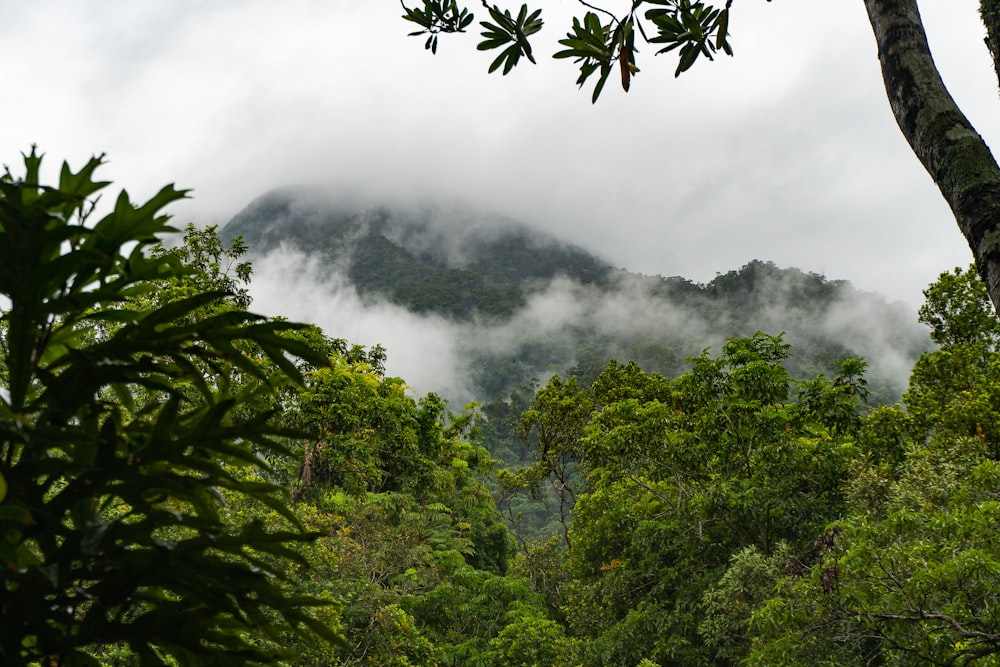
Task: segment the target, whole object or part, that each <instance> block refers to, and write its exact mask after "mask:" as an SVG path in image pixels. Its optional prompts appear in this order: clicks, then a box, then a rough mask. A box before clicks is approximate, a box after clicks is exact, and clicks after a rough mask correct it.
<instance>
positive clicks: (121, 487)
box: [0, 149, 337, 665]
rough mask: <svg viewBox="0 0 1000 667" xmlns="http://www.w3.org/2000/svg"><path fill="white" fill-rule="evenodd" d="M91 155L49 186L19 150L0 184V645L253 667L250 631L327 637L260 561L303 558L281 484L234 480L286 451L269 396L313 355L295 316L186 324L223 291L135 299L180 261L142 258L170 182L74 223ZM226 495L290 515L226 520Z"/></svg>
mask: <svg viewBox="0 0 1000 667" xmlns="http://www.w3.org/2000/svg"><path fill="white" fill-rule="evenodd" d="M101 163H102V159H101V158H93V159H91V160H90V161H89V162H88V163H87V164H86V165H85V166H84V167H83V168H82V169H81V170H80V171H77V172H73V171H72V170H71V169H70V168H69V167H68V166H67V165H65V164H64V165H63V168H62V171H61V173H60V177H59V184H58V186H47V185H43V184H41V183H40V181H39V174H40V164H41V157H40V156H38V155H37V154H36V153H35V151H34V149H33V150H32V152H31V154H30V155H26V156H25V167H26V171H25V174H24V176H23V177H21V178H14V177H13V176H12V175H11V174H10V172H9V171H8V172H7V174H6V175H5V176H4V177H3V178H0V264H2V268H0V294H2V295H3V297H4V298H5V300H6V304H5V306H4V309H3V312H2V318H0V324H2V333H3V336H2V341H3V348H2V352H3V354H2V358H3V370H4V375H3V378H2V380H3V388H4V391H3V396H2V400H0V480H2V482H0V564H2V568H0V616H2V617H3V619H4V622H3V624H2V628H0V656H2V658H3V662H4V663H5V664H13V665H20V664H33V663H35V662H37V661H39V660H43V661H44V662H45V663H46V664H52V665H77V664H97V662H96V659H95V658H93V657H92V652H93V650H94V649H95V648H97V647H100V646H107V645H112V644H125V645H127V646H128V647H129V648H130V649H131V651H132V652H133V653H134V655H135V656H136V657H137V659H138V660H139V662H140V664H162V662H163V661H165V660H168V659H174V660H178V661H180V662H182V663H183V664H217V663H219V662H220V660H219V658H218V656H219V655H222V654H223V652H225V654H227V655H228V657H227V658H226V659H227V660H233V659H235V660H239V661H240V662H244V663H247V664H257V663H269V662H272V661H274V660H275V659H277V658H278V657H279V655H278V654H277V653H274V652H270V651H265V650H263V649H261V648H260V646H259V645H258V644H256V643H255V642H253V641H251V640H250V639H249V638H248V633H259V634H262V635H277V634H279V633H281V632H283V631H286V630H290V629H294V631H295V632H300V633H303V634H304V635H309V636H320V637H324V638H325V639H326V640H327V641H337V638H336V637H335V636H334V635H333V634H332V633H331V632H330V631H329V630H328V629H327V628H326V627H325V626H323V625H322V624H320V623H318V622H316V621H315V619H314V618H313V616H312V614H311V612H310V611H309V609H310V607H312V606H315V605H317V604H320V603H319V601H317V600H314V599H312V598H309V597H298V598H289V597H287V596H286V595H285V592H284V590H283V589H282V587H281V586H280V577H278V576H277V573H276V571H275V570H274V568H273V567H271V564H272V563H274V562H283V561H289V562H302V558H301V557H300V556H299V555H298V553H297V551H296V549H295V545H296V543H301V542H304V541H308V540H310V539H314V538H315V535H311V534H309V533H308V532H306V531H304V530H303V529H302V527H301V526H300V525H299V524H298V522H297V520H296V518H295V516H294V515H293V514H292V513H291V512H290V511H289V510H288V509H287V508H286V507H285V505H284V504H283V502H282V500H281V493H280V489H278V488H277V487H274V486H273V485H271V484H269V483H266V482H261V481H256V482H254V481H247V479H245V475H244V474H243V472H242V471H243V470H254V469H256V470H261V471H263V470H265V468H266V466H265V465H264V463H263V460H262V458H261V457H262V455H263V454H266V453H280V452H283V451H284V448H283V447H282V445H281V444H279V441H278V439H277V438H278V437H279V436H283V435H285V433H284V432H283V430H282V429H280V428H278V427H276V426H274V425H273V424H272V423H271V421H270V417H271V415H272V412H273V408H270V407H269V404H268V400H267V397H268V396H269V395H270V394H271V393H272V392H273V391H274V388H275V387H277V386H279V385H280V384H282V383H284V382H287V381H301V380H302V375H301V373H300V372H299V370H298V368H297V366H296V364H295V363H294V361H293V357H297V358H301V359H308V360H310V361H312V362H313V363H323V361H324V360H323V358H322V357H321V356H320V355H317V354H316V353H315V352H314V351H313V350H312V349H311V348H310V347H309V346H307V345H305V344H303V343H301V342H299V341H296V340H293V339H291V338H289V337H288V336H287V335H286V334H287V333H288V332H290V331H294V330H296V329H299V328H301V325H296V324H292V323H287V322H268V321H265V320H263V319H262V318H260V317H258V316H255V315H251V314H249V313H246V312H245V311H242V310H238V309H236V310H228V311H220V312H217V313H214V314H212V315H211V316H208V317H201V318H197V317H192V315H193V314H194V313H196V312H197V311H198V310H199V309H201V308H202V307H204V306H205V305H207V304H209V303H211V302H214V301H217V300H218V299H219V298H221V297H223V296H225V293H223V292H208V293H202V294H195V295H193V296H189V297H186V298H181V299H178V300H174V301H170V302H168V303H165V304H154V305H150V306H149V307H148V308H135V307H134V299H135V298H136V297H139V296H141V295H143V294H147V293H148V292H149V291H150V290H152V289H154V288H155V285H156V284H157V282H158V281H164V280H167V281H169V280H171V279H173V278H180V277H181V276H183V275H185V274H186V272H188V271H189V270H190V269H188V268H185V267H184V266H183V264H182V263H181V262H180V261H179V258H178V257H177V256H176V255H174V254H171V253H152V252H149V248H150V246H153V245H156V244H158V243H159V240H158V237H159V235H162V234H168V233H170V232H172V231H174V230H173V229H172V228H171V227H170V226H169V225H168V217H167V216H166V215H164V214H162V213H161V212H160V211H161V209H162V208H163V207H164V206H166V205H167V204H169V203H171V202H173V201H176V200H177V199H179V198H181V197H183V196H184V193H183V192H182V191H179V190H176V189H174V188H173V187H172V186H167V187H165V188H163V189H162V190H161V191H160V192H159V193H157V194H156V195H154V197H153V198H152V199H150V200H149V201H148V202H146V203H145V204H142V205H135V204H133V203H132V202H131V201H130V199H129V197H128V195H127V194H126V193H124V192H122V193H121V195H120V196H119V197H118V198H117V200H116V202H115V204H114V206H113V208H112V209H111V210H110V212H108V213H107V214H106V215H104V216H103V217H101V218H100V219H99V220H97V221H96V222H92V221H91V220H89V214H90V213H91V212H92V211H93V210H94V208H93V205H92V204H91V203H90V202H91V200H90V198H91V197H92V196H93V195H94V194H95V193H97V192H99V191H100V190H101V189H102V188H104V187H105V186H106V185H107V183H103V182H98V181H95V180H94V178H93V174H94V172H95V171H96V169H97V168H98V167H99V166H100V165H101ZM247 345H248V346H249V347H247ZM247 349H253V350H255V351H256V352H257V354H259V355H261V356H260V358H254V357H253V356H251V355H249V354H248V353H247V352H246V350H247ZM263 359H266V360H267V361H268V362H269V365H273V366H272V367H273V368H274V369H276V370H275V372H274V373H271V372H267V371H265V370H263V369H264V368H265V365H264V364H262V363H261V360H263ZM237 372H238V373H240V374H242V379H241V381H240V382H239V383H236V382H234V377H235V374H236V373H237ZM237 406H240V408H241V410H240V411H237V410H236V408H237ZM224 494H229V495H233V496H234V497H245V498H249V499H253V500H254V501H255V502H259V503H261V504H263V505H265V506H267V507H270V508H271V509H272V510H273V511H275V512H278V513H279V514H281V515H282V516H283V517H285V519H286V521H287V526H288V527H287V528H284V529H281V530H273V531H271V530H266V529H264V528H263V526H262V525H261V524H260V522H259V521H256V520H248V521H246V522H245V523H242V524H232V523H230V522H229V521H228V520H227V517H226V513H225V512H224V511H223V507H224V505H223V495H224ZM276 619H278V620H279V622H277V623H275V620H276Z"/></svg>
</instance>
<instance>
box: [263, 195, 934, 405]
mask: <svg viewBox="0 0 1000 667" xmlns="http://www.w3.org/2000/svg"><path fill="white" fill-rule="evenodd" d="M358 203H359V202H358V201H353V202H351V205H350V206H348V208H351V207H353V206H355V205H357V204H358ZM341 204H343V200H341ZM317 206H320V207H321V204H319V203H317V201H308V200H300V206H298V207H296V208H295V209H294V210H295V214H296V215H301V216H303V218H310V216H311V218H312V219H313V220H314V221H315V220H317V219H318V218H317V216H319V215H320V214H319V213H317V210H318V209H317ZM320 217H321V216H320ZM362 217H363V216H362ZM404 217H407V214H406V213H405V212H403V209H395V210H394V212H393V213H392V214H391V215H390V216H389V218H390V221H392V220H395V221H396V223H398V224H390V225H388V226H387V227H386V236H387V237H389V238H390V239H391V240H393V241H395V242H396V243H398V244H399V245H401V246H403V247H405V248H406V249H407V250H408V251H410V252H413V253H416V254H428V253H434V254H436V255H438V256H443V257H445V258H446V260H447V263H448V264H449V265H450V266H464V265H465V264H466V263H468V262H469V261H470V250H469V249H470V248H471V247H473V246H474V245H475V243H476V242H479V241H482V239H483V238H489V237H492V236H495V235H496V234H497V233H499V230H500V229H502V228H506V229H515V228H518V226H517V223H515V222H513V221H507V222H506V223H503V224H498V223H497V221H496V219H495V218H491V217H490V216H487V215H481V214H477V213H470V212H469V211H468V210H467V209H465V208H463V207H461V206H454V207H449V206H436V205H435V206H432V205H429V204H421V205H419V206H415V207H413V208H412V209H410V213H409V214H408V220H409V224H407V222H406V221H404V220H403V218H404ZM414 221H416V222H414ZM508 223H509V226H507V225H508ZM310 233H312V232H310ZM303 245H305V246H306V247H308V246H309V243H308V242H306V243H304V244H303V243H299V244H298V245H296V244H295V243H290V242H288V241H283V242H281V243H280V244H278V245H277V247H276V248H275V249H273V250H272V251H270V252H266V253H257V254H256V255H254V256H252V258H251V259H252V261H253V265H254V275H253V281H252V284H251V286H250V293H251V296H252V297H253V299H254V303H253V307H252V308H253V310H254V311H256V312H260V313H262V314H266V315H280V316H283V317H286V318H288V319H291V320H295V321H303V322H309V323H313V324H316V325H318V326H319V327H321V328H322V329H323V330H324V332H325V333H326V334H327V335H329V336H332V337H337V338H344V339H346V340H348V341H349V342H351V343H358V344H362V345H365V346H373V345H376V344H379V345H382V346H383V347H385V348H386V350H387V352H388V359H387V364H386V371H387V373H388V374H389V375H391V376H396V377H401V378H403V379H404V380H405V381H406V383H407V385H408V387H409V391H410V392H411V393H412V394H414V395H416V396H419V395H423V394H425V393H427V392H435V393H438V394H440V395H441V396H443V397H445V398H446V399H448V400H449V403H450V405H451V406H452V409H458V408H461V407H463V406H464V405H465V404H467V403H468V402H470V401H473V400H477V401H483V400H488V399H490V398H494V397H495V396H492V395H484V391H485V390H484V388H487V387H492V389H491V390H490V391H493V390H498V389H502V388H504V387H509V385H510V384H511V383H514V384H522V385H523V384H527V385H538V384H542V383H544V382H546V381H547V380H548V378H549V377H551V375H552V374H556V373H558V374H563V375H565V374H568V373H572V372H577V373H583V374H586V373H588V372H591V373H592V372H593V367H594V365H595V364H599V365H601V366H603V364H604V363H606V362H607V361H608V359H609V358H611V357H615V358H616V359H617V360H618V361H621V362H627V361H630V360H635V361H637V363H639V364H640V366H642V367H643V368H644V369H645V370H647V371H659V372H664V369H667V370H666V372H667V374H678V373H679V372H682V371H683V370H684V369H686V368H689V367H690V362H689V361H687V360H688V358H689V357H691V356H695V355H698V354H700V353H701V352H702V351H703V350H705V349H706V348H711V349H712V350H713V353H715V354H717V353H718V352H719V351H720V349H721V346H722V344H723V343H724V342H725V339H726V338H727V337H728V336H731V335H747V336H749V335H752V334H753V333H754V332H756V331H763V332H765V333H769V334H779V333H782V332H787V333H786V335H785V340H786V342H788V343H790V344H791V345H792V349H791V353H792V358H791V359H790V368H791V370H792V371H793V374H794V373H797V374H798V376H799V377H800V378H801V379H805V378H806V377H808V376H812V375H815V374H816V373H818V372H827V373H829V372H830V370H831V369H830V368H829V367H826V368H821V367H815V366H808V365H806V366H803V365H801V364H799V365H797V359H796V352H799V351H802V352H804V351H805V350H806V349H807V348H810V347H813V348H816V347H819V348H823V349H826V348H829V347H831V343H830V341H834V342H835V343H836V344H835V345H833V348H834V349H833V350H832V352H831V353H832V354H836V355H837V356H838V358H842V357H844V356H862V357H864V358H865V359H866V360H867V361H868V362H869V377H870V378H871V379H872V380H873V381H874V384H876V385H878V386H879V387H881V388H882V389H883V391H882V394H884V395H892V396H895V397H898V396H899V395H901V393H902V392H903V391H904V390H905V387H906V384H907V381H908V377H909V372H910V369H911V367H912V365H913V362H914V360H915V359H916V357H917V356H918V355H919V354H920V353H921V352H922V351H924V350H926V349H927V348H928V347H929V340H928V337H927V333H926V331H925V330H924V329H923V328H922V327H921V326H920V325H918V324H917V322H916V313H915V310H914V309H913V308H912V307H910V306H908V305H906V304H903V303H901V302H889V301H887V300H886V299H885V298H884V297H882V296H880V295H877V294H874V293H869V292H861V291H858V290H856V289H853V288H852V287H851V286H850V285H849V284H848V283H846V281H827V280H824V279H822V278H820V277H819V276H817V275H816V274H807V273H803V272H798V271H790V272H786V273H784V274H781V276H780V277H779V278H767V277H765V278H764V279H763V280H762V281H761V282H760V283H759V284H757V285H756V286H755V288H754V291H753V293H752V294H749V295H743V296H740V297H739V299H740V303H743V302H747V301H749V302H752V303H753V308H754V311H753V315H752V317H749V318H747V317H742V316H741V317H736V316H735V314H734V313H730V312H726V311H725V310H721V311H720V310H719V309H718V308H715V309H714V310H712V309H709V308H707V307H706V302H705V301H704V299H701V298H696V299H693V300H692V299H691V298H688V299H686V300H683V299H682V300H678V301H675V300H671V299H670V298H665V297H664V294H665V292H664V290H665V287H669V286H670V285H671V284H676V282H677V281H679V279H676V278H675V279H672V280H673V281H675V283H671V282H670V281H669V280H665V279H663V278H660V277H658V276H656V277H649V276H642V275H639V274H634V273H629V272H627V271H624V270H621V271H617V272H614V273H613V275H612V276H611V277H610V278H609V279H608V280H607V281H605V282H604V283H602V284H601V285H596V284H583V283H581V282H579V281H576V280H573V279H570V278H568V277H565V276H557V277H555V278H553V279H551V280H549V281H547V282H546V283H545V284H544V285H541V286H539V287H537V288H536V289H535V290H534V291H533V292H531V293H530V294H529V296H528V297H527V298H526V300H525V303H524V304H523V306H521V307H520V308H518V309H517V310H516V311H515V312H514V313H513V314H512V315H511V316H510V317H509V318H505V319H503V320H498V319H497V318H486V317H478V316H477V317H472V318H471V319H470V320H468V321H459V320H455V319H449V318H446V317H443V316H440V315H435V314H428V313H424V314H416V313H414V312H411V311H409V310H407V309H406V308H404V307H402V306H399V305H397V304H394V303H391V302H390V301H388V300H387V299H386V298H382V297H373V296H372V295H370V294H366V295H361V294H359V292H358V291H357V289H356V288H355V286H354V285H353V284H352V283H351V281H350V279H349V278H348V277H347V275H348V257H347V256H346V255H344V256H342V257H339V258H336V257H334V258H331V257H330V256H322V257H321V255H319V254H316V253H312V252H307V251H306V250H304V249H303V247H302V246H303ZM734 268H736V267H734ZM817 284H821V285H826V288H828V289H830V290H833V291H834V292H835V294H836V297H835V298H834V299H833V300H832V301H831V302H830V304H831V305H829V306H828V307H826V308H825V309H824V310H823V311H822V312H813V311H811V310H809V309H808V307H804V305H803V298H804V297H803V295H804V294H806V293H807V291H808V290H809V289H815V288H816V285H817ZM689 286H690V287H689V290H688V291H691V290H695V289H703V288H704V286H701V285H693V284H690V283H689ZM806 305H807V304H806ZM634 357H639V358H634ZM498 366H503V367H504V368H505V373H506V374H505V375H504V377H502V378H501V377H489V376H488V373H489V372H491V371H490V370H489V369H495V368H497V367H498Z"/></svg>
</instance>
